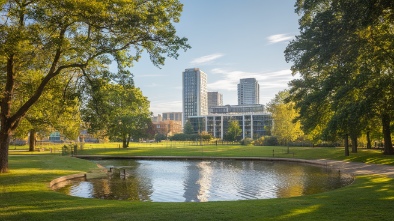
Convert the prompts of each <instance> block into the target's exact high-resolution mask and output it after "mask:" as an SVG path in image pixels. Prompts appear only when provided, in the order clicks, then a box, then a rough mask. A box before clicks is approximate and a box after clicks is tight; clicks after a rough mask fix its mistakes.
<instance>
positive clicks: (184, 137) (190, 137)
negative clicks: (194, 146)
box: [170, 133, 200, 141]
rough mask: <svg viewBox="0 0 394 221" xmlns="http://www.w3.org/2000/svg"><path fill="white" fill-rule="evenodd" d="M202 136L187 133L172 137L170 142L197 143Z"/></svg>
mask: <svg viewBox="0 0 394 221" xmlns="http://www.w3.org/2000/svg"><path fill="white" fill-rule="evenodd" d="M199 139H200V136H199V135H198V134H185V133H179V134H174V135H173V136H172V137H170V140H177V141H187V140H190V141H195V140H199Z"/></svg>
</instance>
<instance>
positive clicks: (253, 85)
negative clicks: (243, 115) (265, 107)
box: [238, 78, 260, 105]
mask: <svg viewBox="0 0 394 221" xmlns="http://www.w3.org/2000/svg"><path fill="white" fill-rule="evenodd" d="M259 103H260V85H259V82H257V80H256V78H243V79H241V80H240V82H239V84H238V105H244V104H259Z"/></svg>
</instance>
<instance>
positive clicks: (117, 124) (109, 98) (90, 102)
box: [82, 80, 151, 148]
mask: <svg viewBox="0 0 394 221" xmlns="http://www.w3.org/2000/svg"><path fill="white" fill-rule="evenodd" d="M87 88H89V87H87ZM85 91H87V92H88V91H90V93H89V94H90V95H89V96H88V97H86V98H85V99H84V100H85V104H84V105H83V108H82V114H83V119H84V121H85V123H87V125H88V129H89V132H97V131H98V130H100V131H102V133H101V134H103V135H105V136H108V137H109V138H110V139H111V140H121V141H122V143H123V147H124V148H126V147H128V146H129V142H130V140H131V139H134V140H138V139H139V138H140V137H144V136H146V135H147V134H146V133H147V130H148V129H149V123H150V122H151V120H150V115H151V113H150V112H149V101H148V99H147V97H145V96H143V94H142V91H141V90H140V89H139V88H136V87H135V86H134V84H133V83H132V82H130V84H129V83H124V84H119V83H111V82H108V81H102V80H101V81H98V82H95V83H93V86H92V87H90V88H89V89H85Z"/></svg>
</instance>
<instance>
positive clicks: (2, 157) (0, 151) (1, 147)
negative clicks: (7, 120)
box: [0, 128, 10, 173]
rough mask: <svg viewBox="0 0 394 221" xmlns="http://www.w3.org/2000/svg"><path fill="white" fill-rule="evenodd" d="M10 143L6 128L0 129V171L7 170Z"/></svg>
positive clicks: (4, 171)
mask: <svg viewBox="0 0 394 221" xmlns="http://www.w3.org/2000/svg"><path fill="white" fill-rule="evenodd" d="M9 145H10V133H7V130H6V128H4V129H1V131H0V173H7V172H8V148H9Z"/></svg>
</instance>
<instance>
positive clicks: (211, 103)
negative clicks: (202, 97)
mask: <svg viewBox="0 0 394 221" xmlns="http://www.w3.org/2000/svg"><path fill="white" fill-rule="evenodd" d="M217 106H223V94H221V93H219V92H208V113H211V112H212V110H211V109H212V107H217Z"/></svg>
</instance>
